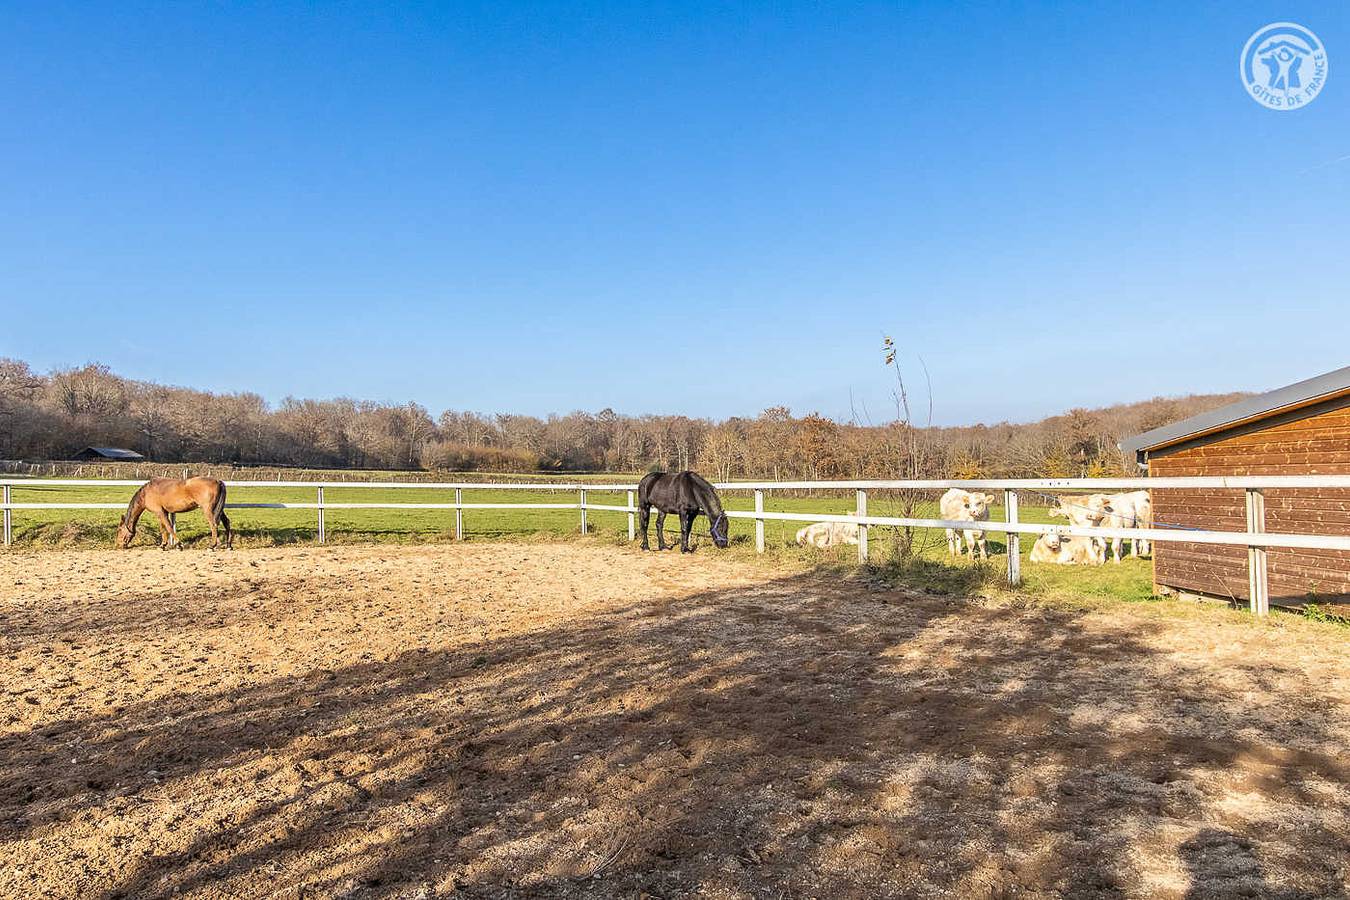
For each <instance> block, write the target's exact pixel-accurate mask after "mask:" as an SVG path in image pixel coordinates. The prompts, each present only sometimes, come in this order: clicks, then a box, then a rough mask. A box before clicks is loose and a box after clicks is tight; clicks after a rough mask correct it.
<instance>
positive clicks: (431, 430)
mask: <svg viewBox="0 0 1350 900" xmlns="http://www.w3.org/2000/svg"><path fill="white" fill-rule="evenodd" d="M1241 396H1243V395H1241V394H1225V395H1193V396H1187V397H1175V398H1154V399H1152V400H1146V401H1142V402H1138V403H1129V404H1121V405H1116V406H1110V407H1106V408H1102V409H1091V410H1089V409H1072V410H1069V411H1068V412H1066V413H1064V414H1062V415H1058V416H1051V417H1049V418H1047V419H1043V420H1041V421H1039V422H1031V423H1023V424H1013V423H1007V422H1004V423H999V424H996V425H970V426H962V427H920V426H916V425H913V424H911V423H910V422H908V421H906V417H905V416H904V415H903V414H901V415H900V416H899V417H898V418H897V420H896V421H893V422H889V423H885V424H881V425H867V424H859V423H849V422H837V421H834V420H832V419H829V418H826V417H824V416H821V415H819V414H817V413H808V414H805V415H794V414H793V413H792V411H791V410H789V409H788V408H787V407H774V408H771V409H766V410H764V411H763V412H762V413H761V414H759V415H758V416H755V417H753V418H742V417H735V418H730V419H724V420H721V421H713V420H711V419H707V418H693V417H689V416H673V415H641V416H632V415H621V414H619V413H616V412H614V411H613V410H610V409H604V410H601V411H600V412H598V413H588V412H571V413H567V414H565V415H550V416H547V417H544V418H540V417H537V416H525V415H518V414H513V413H494V414H484V413H477V412H468V411H461V410H446V411H445V412H442V413H441V414H440V415H439V416H438V417H433V416H432V415H431V413H430V412H429V411H428V410H427V409H426V408H425V407H423V406H421V405H419V404H417V403H412V402H409V403H402V404H386V403H373V402H370V401H366V400H353V399H349V398H338V399H335V400H310V399H297V398H294V397H287V398H286V399H285V400H283V401H282V402H281V403H280V404H278V405H275V406H272V405H270V404H268V403H267V402H266V401H265V400H264V399H263V398H262V397H261V396H260V395H258V394H254V393H238V394H219V393H212V392H209V391H199V390H193V389H191V388H181V387H169V386H166V385H161V384H154V383H151V382H144V381H135V380H132V379H128V378H123V377H121V376H119V375H117V374H116V373H114V372H112V371H111V370H110V369H109V368H108V367H107V366H102V365H97V364H90V365H86V366H81V367H77V368H67V369H56V370H53V371H51V372H49V373H45V374H43V373H38V372H35V371H33V370H32V368H31V367H30V366H29V365H28V364H27V363H25V362H22V361H20V360H14V359H0V458H4V459H29V460H33V459H68V458H70V456H71V455H72V454H74V453H75V452H77V451H79V450H80V449H82V448H84V447H87V446H112V447H125V448H128V449H132V450H136V451H138V452H140V453H142V454H144V455H145V456H146V457H147V458H149V459H151V460H154V461H159V462H204V463H223V464H233V465H241V466H247V465H282V466H302V467H307V468H367V469H405V470H408V469H441V470H450V471H461V472H471V471H483V472H564V471H571V472H580V471H613V472H643V471H648V470H652V469H688V468H697V469H699V470H701V471H704V472H705V473H707V474H708V475H709V476H711V477H714V478H715V479H718V480H726V479H731V478H742V477H748V478H772V479H824V478H872V477H901V476H903V477H932V478H940V477H960V478H976V477H983V478H994V477H1008V478H1013V477H1069V476H1100V475H1113V474H1121V473H1128V472H1129V471H1130V467H1131V461H1130V460H1126V459H1124V458H1123V457H1122V455H1121V454H1120V452H1119V451H1118V449H1117V446H1116V444H1117V442H1118V441H1119V440H1120V438H1122V437H1124V436H1127V435H1130V434H1135V433H1137V432H1140V431H1144V430H1147V429H1150V428H1155V427H1157V426H1159V425H1163V424H1166V423H1168V422H1172V421H1176V420H1177V419H1181V418H1185V417H1187V416H1191V415H1194V414H1196V413H1198V412H1202V411H1204V410H1206V409H1210V408H1213V407H1215V406H1219V405H1221V404H1224V403H1228V402H1232V401H1233V400H1235V399H1238V398H1239V397H1241Z"/></svg>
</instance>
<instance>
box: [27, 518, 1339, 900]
mask: <svg viewBox="0 0 1350 900" xmlns="http://www.w3.org/2000/svg"><path fill="white" fill-rule="evenodd" d="M240 512H241V513H242V512H244V511H242V510H241V511H240ZM268 515H269V516H271V515H275V514H272V513H268ZM560 525H561V523H560ZM294 527H296V528H297V529H298V528H300V527H301V523H299V522H296V523H295V526H294ZM850 549H851V548H850ZM750 555H751V556H753V555H754V554H753V553H751V554H750ZM798 562H801V560H798ZM744 563H745V557H743V556H740V555H738V554H737V553H735V552H733V553H729V554H718V553H715V552H712V550H711V548H709V547H708V546H707V542H706V539H705V541H704V546H703V547H702V548H701V549H700V551H699V552H698V553H697V554H695V555H694V556H692V557H687V556H681V555H680V554H678V553H666V554H657V553H648V554H643V553H640V552H638V551H636V550H633V549H628V548H620V547H616V546H613V545H612V544H611V543H609V542H607V541H605V540H595V541H568V542H545V543H523V542H505V543H502V542H496V543H494V542H486V541H480V540H477V539H475V540H473V541H469V542H466V543H463V544H453V543H443V544H432V545H422V546H402V545H396V544H390V543H372V544H366V545H361V546H357V545H344V546H328V547H317V546H309V545H303V544H297V545H292V546H280V547H259V546H255V547H250V548H245V549H241V550H238V551H236V552H234V553H207V552H195V551H192V550H189V551H185V552H182V553H160V552H158V551H155V550H152V549H142V550H139V551H131V552H127V553H115V552H112V551H107V550H94V551H80V550H61V551H50V550H48V551H41V552H34V551H33V550H31V549H19V550H16V551H14V552H11V553H7V554H3V555H0V685H3V686H4V689H5V692H6V703H5V704H4V705H3V707H0V858H3V859H4V860H5V864H4V865H3V866H0V896H6V897H10V896H13V897H30V896H66V897H75V896H104V897H119V896H121V897H134V896H164V895H169V894H179V895H183V896H192V897H264V896H280V897H298V896H322V897H330V896H333V897H354V896H362V897H365V896H370V897H406V898H412V897H431V896H447V895H452V894H453V895H455V896H468V897H522V896H552V897H591V896H613V897H650V898H673V897H678V896H685V895H691V894H701V895H705V896H712V897H724V898H741V897H822V898H823V897H887V896H935V895H939V894H949V895H954V896H1014V895H1016V896H1033V897H1035V896H1063V895H1071V896H1089V897H1097V896H1100V897H1119V896H1125V897H1170V898H1182V897H1205V896H1235V895H1243V896H1290V897H1294V896H1332V895H1339V894H1341V893H1343V892H1344V891H1345V889H1346V886H1347V880H1350V860H1348V859H1347V854H1346V852H1345V848H1346V847H1347V846H1350V764H1347V762H1346V756H1345V747H1346V746H1348V745H1350V700H1348V699H1347V698H1350V670H1347V667H1346V666H1345V632H1344V630H1343V629H1339V628H1336V627H1334V626H1329V625H1324V624H1319V623H1316V622H1310V621H1305V620H1302V619H1299V618H1296V617H1290V616H1275V617H1272V618H1271V619H1268V620H1257V619H1254V618H1252V617H1250V616H1248V615H1246V614H1245V613H1238V612H1230V611H1228V610H1223V609H1212V608H1205V607H1194V606H1187V605H1184V604H1180V603H1175V602H1172V601H1155V602H1148V603H1124V602H1120V601H1115V600H1111V601H1107V600H1098V601H1081V600H1080V601H1077V602H1074V603H1059V602H1056V601H1054V600H1044V601H1039V602H1034V603H1028V602H1026V601H1025V600H1024V599H1019V598H1012V597H1009V598H1004V599H1001V600H997V601H978V600H971V599H966V598H963V597H953V596H941V597H940V596H935V595H932V594H929V593H917V592H911V591H908V590H905V589H897V588H893V587H887V586H886V585H884V584H883V583H880V582H878V581H877V580H876V579H875V578H872V577H870V576H869V575H867V574H865V573H857V572H851V573H849V574H848V575H847V576H846V577H841V574H840V573H839V572H837V571H826V572H822V571H820V570H818V569H813V568H810V567H808V566H805V565H800V564H790V563H791V561H790V560H788V559H787V558H786V557H784V558H779V557H778V556H777V555H776V554H769V555H768V558H767V559H765V560H764V561H763V562H762V564H760V565H757V566H748V565H745V564H744ZM1076 574H1085V573H1076Z"/></svg>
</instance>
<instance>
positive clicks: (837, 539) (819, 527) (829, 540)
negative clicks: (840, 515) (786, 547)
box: [797, 509, 858, 550]
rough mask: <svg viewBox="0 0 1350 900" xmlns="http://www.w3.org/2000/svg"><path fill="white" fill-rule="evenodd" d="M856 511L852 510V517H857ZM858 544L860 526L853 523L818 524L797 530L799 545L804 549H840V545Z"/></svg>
mask: <svg viewBox="0 0 1350 900" xmlns="http://www.w3.org/2000/svg"><path fill="white" fill-rule="evenodd" d="M857 514H858V511H857V510H856V509H854V510H850V511H849V515H850V516H856V515H857ZM856 543H858V526H857V525H855V524H854V523H852V522H817V523H815V524H814V525H807V526H806V527H805V528H799V529H798V530H797V544H798V545H799V546H802V547H807V546H811V547H819V548H820V549H822V550H824V549H825V548H826V547H838V546H839V545H840V544H856Z"/></svg>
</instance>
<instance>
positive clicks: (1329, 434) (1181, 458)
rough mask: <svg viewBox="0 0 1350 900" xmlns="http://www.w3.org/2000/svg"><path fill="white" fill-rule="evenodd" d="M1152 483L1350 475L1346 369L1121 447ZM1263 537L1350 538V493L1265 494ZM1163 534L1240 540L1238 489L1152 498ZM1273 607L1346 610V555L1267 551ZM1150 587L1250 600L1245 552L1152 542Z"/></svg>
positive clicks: (1349, 377)
mask: <svg viewBox="0 0 1350 900" xmlns="http://www.w3.org/2000/svg"><path fill="white" fill-rule="evenodd" d="M1121 449H1122V450H1125V451H1126V452H1133V453H1134V454H1135V456H1136V458H1137V460H1138V461H1139V463H1140V465H1141V466H1147V468H1148V473H1149V475H1150V476H1175V477H1186V476H1200V475H1345V474H1350V367H1346V368H1344V369H1338V370H1336V371H1335V372H1328V373H1327V374H1325V375H1319V376H1318V377H1316V378H1310V379H1308V380H1307V381H1300V382H1299V383H1297V384H1291V385H1289V386H1287V387H1282V388H1280V389H1278V390H1274V391H1271V392H1269V393H1266V394H1261V395H1260V396H1256V397H1251V398H1248V399H1246V400H1242V401H1239V402H1237V403H1233V404H1231V405H1229V406H1224V407H1221V408H1219V409H1216V410H1212V411H1210V412H1207V413H1204V414H1202V415H1199V416H1194V417H1192V418H1189V419H1185V420H1183V421H1181V422H1175V423H1173V424H1171V425H1167V426H1164V427H1162V428H1157V429H1154V430H1153V431H1149V432H1146V433H1144V434H1141V435H1138V436H1136V437H1133V438H1130V439H1129V440H1127V441H1124V442H1122V443H1121ZM1264 494H1265V515H1266V519H1265V521H1266V526H1265V530H1266V531H1272V532H1279V531H1284V532H1303V533H1308V534H1336V535H1346V534H1350V491H1347V490H1343V489H1342V490H1337V489H1332V488H1326V489H1297V490H1294V489H1284V490H1273V489H1271V490H1266V491H1264ZM1153 517H1154V521H1155V522H1157V523H1159V525H1160V527H1167V526H1169V525H1171V526H1181V527H1195V528H1203V529H1209V530H1214V531H1245V530H1246V528H1247V511H1246V497H1245V495H1244V492H1243V491H1241V490H1212V491H1189V490H1188V491H1177V490H1173V491H1168V490H1162V489H1159V490H1155V491H1153ZM1268 572H1269V575H1268V577H1269V590H1270V602H1271V603H1272V604H1277V605H1280V606H1302V605H1303V604H1304V603H1307V602H1314V601H1316V602H1319V603H1327V602H1330V603H1333V604H1341V603H1346V602H1350V552H1346V551H1339V550H1294V549H1279V548H1274V549H1271V550H1270V551H1269V554H1268ZM1153 573H1154V574H1153V580H1154V582H1155V583H1156V584H1157V587H1158V589H1159V590H1160V591H1162V592H1167V591H1171V592H1180V593H1191V594H1197V595H1200V596H1208V597H1218V598H1221V599H1225V600H1241V601H1247V600H1249V599H1250V591H1249V589H1248V581H1247V551H1246V550H1245V549H1244V548H1242V547H1228V546H1220V545H1213V544H1187V543H1181V542H1176V543H1173V542H1159V543H1157V544H1155V545H1154V549H1153Z"/></svg>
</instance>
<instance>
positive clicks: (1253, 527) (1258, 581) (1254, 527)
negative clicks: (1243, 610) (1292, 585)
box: [1247, 488, 1270, 616]
mask: <svg viewBox="0 0 1350 900" xmlns="http://www.w3.org/2000/svg"><path fill="white" fill-rule="evenodd" d="M1247 531H1248V532H1249V533H1250V534H1264V533H1265V531H1266V495H1265V494H1264V493H1262V492H1261V489H1260V488H1247ZM1266 574H1267V573H1266V548H1265V547H1248V548H1247V593H1248V596H1249V597H1250V598H1251V601H1250V602H1251V610H1252V612H1253V613H1254V614H1255V615H1258V616H1264V615H1268V614H1269V613H1270V582H1269V581H1268V580H1267V578H1266Z"/></svg>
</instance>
